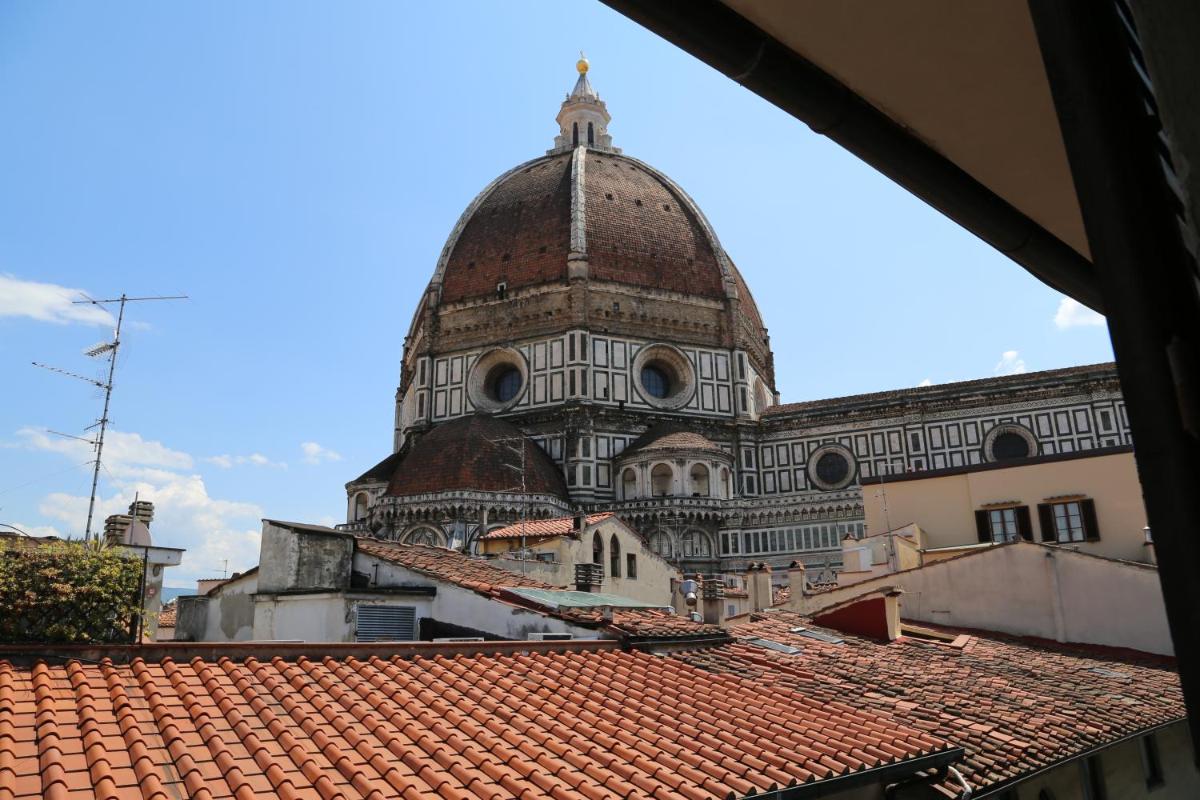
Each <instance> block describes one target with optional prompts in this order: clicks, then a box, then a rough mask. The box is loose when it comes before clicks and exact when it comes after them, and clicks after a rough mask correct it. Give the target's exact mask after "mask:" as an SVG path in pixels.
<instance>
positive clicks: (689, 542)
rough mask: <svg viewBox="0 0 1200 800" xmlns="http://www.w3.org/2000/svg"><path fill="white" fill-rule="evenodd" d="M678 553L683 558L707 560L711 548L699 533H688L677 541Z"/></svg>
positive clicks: (705, 537) (705, 538)
mask: <svg viewBox="0 0 1200 800" xmlns="http://www.w3.org/2000/svg"><path fill="white" fill-rule="evenodd" d="M679 552H680V554H681V555H682V556H683V557H684V558H708V557H710V556H711V555H712V548H711V547H710V546H709V544H708V537H707V536H705V535H704V534H703V533H702V532H701V531H688V532H687V533H685V534H684V535H683V536H682V537H681V538H680V540H679Z"/></svg>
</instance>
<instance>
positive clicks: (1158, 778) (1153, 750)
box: [1141, 733, 1165, 789]
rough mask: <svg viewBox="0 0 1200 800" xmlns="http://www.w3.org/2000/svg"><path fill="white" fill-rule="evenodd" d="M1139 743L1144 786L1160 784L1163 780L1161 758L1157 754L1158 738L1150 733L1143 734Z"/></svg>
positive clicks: (1151, 786)
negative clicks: (1140, 745)
mask: <svg viewBox="0 0 1200 800" xmlns="http://www.w3.org/2000/svg"><path fill="white" fill-rule="evenodd" d="M1141 743H1142V772H1143V773H1144V774H1145V776H1146V788H1147V789H1153V788H1155V787H1157V786H1162V785H1163V783H1164V782H1165V781H1164V779H1163V771H1162V759H1161V758H1159V755H1158V740H1157V739H1155V738H1154V734H1153V733H1151V734H1148V735H1146V736H1143V737H1142V739H1141Z"/></svg>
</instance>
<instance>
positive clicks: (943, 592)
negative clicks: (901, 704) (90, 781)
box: [789, 542, 1174, 655]
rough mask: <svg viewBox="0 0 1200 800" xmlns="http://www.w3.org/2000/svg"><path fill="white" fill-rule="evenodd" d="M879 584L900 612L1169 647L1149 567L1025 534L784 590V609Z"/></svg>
mask: <svg viewBox="0 0 1200 800" xmlns="http://www.w3.org/2000/svg"><path fill="white" fill-rule="evenodd" d="M883 586H898V587H900V588H901V589H903V591H904V595H903V596H902V597H901V598H900V605H901V614H902V616H903V617H904V619H908V620H914V621H919V622H933V623H937V624H941V625H949V626H953V627H958V628H976V629H980V630H990V631H998V632H1002V633H1011V634H1015V635H1018V636H1037V637H1041V638H1044V639H1050V640H1052V641H1059V642H1077V643H1087V644H1099V645H1107V646H1111V647H1128V648H1132V649H1134V650H1142V651H1144V652H1148V653H1159V654H1163V655H1171V654H1173V653H1174V649H1173V645H1172V643H1171V636H1170V631H1169V630H1168V629H1167V618H1166V610H1165V607H1164V605H1163V600H1162V590H1161V588H1160V586H1159V581H1158V570H1157V569H1155V568H1154V567H1151V566H1142V565H1138V564H1128V563H1122V562H1117V561H1110V560H1108V559H1103V558H1093V557H1091V556H1086V555H1083V554H1081V553H1075V552H1072V551H1070V550H1067V549H1064V548H1057V547H1044V546H1041V545H1036V544H1029V543H1026V542H1017V543H1014V544H1008V545H1002V546H997V547H992V548H987V549H984V550H980V551H978V552H975V553H972V554H971V555H967V556H962V557H960V558H955V559H949V560H946V561H939V562H937V563H934V564H929V565H926V566H924V567H921V568H919V569H913V570H909V571H907V572H899V573H893V574H890V575H883V576H881V577H877V578H872V579H870V580H866V581H862V582H860V583H856V584H853V585H851V586H848V587H846V588H839V589H834V590H831V591H826V592H819V593H816V594H811V595H808V596H806V597H801V598H800V599H799V600H797V598H796V594H795V591H794V590H793V596H792V598H791V599H790V605H789V607H791V608H793V609H794V610H797V611H800V612H802V613H812V612H814V611H817V610H820V609H822V608H826V607H828V606H831V605H834V604H835V603H839V602H841V601H843V600H847V599H849V598H851V597H853V596H855V595H858V594H861V593H862V592H864V591H867V590H869V589H873V588H879V587H883Z"/></svg>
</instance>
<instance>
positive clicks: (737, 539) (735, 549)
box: [729, 533, 742, 553]
mask: <svg viewBox="0 0 1200 800" xmlns="http://www.w3.org/2000/svg"><path fill="white" fill-rule="evenodd" d="M741 540H742V537H740V536H738V535H737V534H736V533H735V534H733V535H731V536H730V537H729V543H730V544H732V545H733V552H734V553H736V552H738V543H739V542H740V541H741Z"/></svg>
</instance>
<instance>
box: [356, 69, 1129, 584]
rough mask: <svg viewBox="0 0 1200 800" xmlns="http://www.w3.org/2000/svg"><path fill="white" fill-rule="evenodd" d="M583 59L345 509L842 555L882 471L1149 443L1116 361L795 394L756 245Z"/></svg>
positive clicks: (380, 529) (428, 331) (488, 216)
mask: <svg viewBox="0 0 1200 800" xmlns="http://www.w3.org/2000/svg"><path fill="white" fill-rule="evenodd" d="M577 66H578V72H579V76H578V79H577V81H576V83H575V86H574V89H572V91H571V92H570V94H569V95H567V97H566V99H565V100H564V101H563V103H562V107H561V109H560V110H559V112H558V116H557V122H558V127H559V132H558V135H557V136H556V137H555V139H554V145H553V147H552V148H551V149H550V150H549V151H547V152H546V153H545V154H544V155H541V156H539V157H537V158H534V159H532V160H530V161H526V162H525V163H523V164H519V165H517V166H515V167H513V168H512V169H511V170H509V171H508V172H506V173H504V174H503V175H501V176H499V177H498V178H496V179H495V180H493V181H492V182H491V183H489V184H488V185H487V186H486V187H484V189H483V191H481V192H480V193H479V194H478V195H477V196H476V197H475V199H474V200H472V201H471V203H470V205H468V206H467V208H466V210H465V211H464V212H463V213H462V216H461V217H460V218H459V219H458V221H457V223H456V224H455V225H454V227H453V230H451V232H450V236H449V238H448V239H447V240H446V244H445V246H444V247H443V248H442V251H441V255H440V257H439V258H438V261H437V264H436V265H435V267H434V270H433V277H432V278H431V279H430V281H429V285H428V287H427V288H426V290H425V293H424V295H423V297H422V298H421V300H420V302H419V304H418V307H417V309H416V312H415V314H414V315H413V320H412V324H411V326H410V328H409V331H408V335H407V337H406V338H405V341H404V353H403V362H402V370H401V378H400V385H399V387H398V388H397V390H396V398H395V433H394V439H393V442H392V451H393V452H392V454H391V455H389V456H388V457H387V458H384V459H383V460H382V461H381V462H380V463H378V464H377V465H375V466H374V467H372V468H371V469H370V470H368V471H367V472H366V473H364V474H363V475H361V476H360V477H358V478H356V479H355V480H353V481H351V482H350V483H348V484H347V486H346V488H347V495H348V513H347V524H346V525H344V526H341V527H343V528H346V529H351V530H365V531H370V532H372V533H373V534H374V535H375V536H378V537H381V538H387V539H395V540H400V541H402V542H411V543H426V544H437V545H444V546H449V547H454V548H458V549H463V550H466V551H469V552H473V551H474V549H475V542H476V540H477V538H478V537H479V536H480V535H482V534H483V533H486V532H487V531H489V530H492V529H495V528H498V527H502V526H505V525H509V524H512V523H513V522H516V521H519V520H521V519H529V520H536V519H541V518H547V517H559V516H564V515H569V514H573V513H578V512H579V511H580V510H588V511H593V510H611V511H614V512H616V513H617V514H618V515H619V516H620V517H621V518H622V519H623V520H625V521H626V522H627V523H628V524H630V525H631V526H633V527H634V528H635V529H637V530H638V531H639V532H640V533H641V534H642V535H643V536H644V537H645V538H646V540H647V541H648V543H649V545H650V547H651V548H652V549H653V550H655V551H656V552H658V553H659V554H661V555H662V556H664V557H665V558H667V559H668V560H670V561H672V562H674V563H676V564H678V565H679V566H680V567H681V568H682V569H684V570H686V571H697V572H718V571H724V570H740V569H744V568H745V566H746V565H747V564H748V563H750V562H766V563H768V564H772V565H773V566H781V565H786V564H788V563H790V562H792V561H794V560H800V561H802V562H804V563H805V564H806V565H808V566H812V567H829V566H832V567H834V568H836V567H838V566H840V556H841V540H842V539H844V538H845V537H846V536H852V537H856V538H858V537H862V536H864V535H868V534H873V533H881V532H882V531H869V532H868V531H865V530H864V522H863V491H864V490H863V488H862V485H861V481H862V480H863V479H865V478H871V477H875V476H883V477H884V480H885V482H886V478H887V476H889V475H896V474H900V473H907V472H913V471H926V470H929V471H932V470H941V469H949V468H955V467H963V466H968V465H975V464H985V463H988V462H997V463H999V462H1003V461H1005V460H1008V459H1022V458H1028V457H1036V456H1039V455H1050V454H1058V453H1066V452H1074V451H1080V450H1088V449H1095V448H1102V447H1108V446H1115V445H1127V444H1129V443H1130V439H1129V430H1128V423H1127V421H1126V415H1125V408H1124V403H1123V402H1122V399H1121V395H1120V390H1119V387H1118V384H1117V378H1116V373H1115V370H1114V368H1113V366H1112V365H1111V364H1101V365H1094V366H1084V367H1072V368H1068V369H1060V370H1053V371H1049V372H1040V373H1030V374H1023V375H1016V376H1008V377H999V378H988V379H983V380H976V381H967V382H963V383H954V384H943V385H936V386H927V387H919V388H911V389H900V390H896V391H884V392H878V393H873V394H866V395H858V396H854V397H843V398H835V399H826V400H814V401H807V402H799V403H783V404H781V403H780V397H779V394H778V392H777V391H776V386H775V371H774V356H773V354H772V351H771V341H770V338H769V337H768V335H767V328H766V326H765V324H764V322H763V319H762V317H761V315H760V314H759V310H758V307H757V306H756V305H755V302H754V297H753V295H752V294H751V292H750V288H749V286H748V285H747V284H746V281H745V280H744V279H743V277H742V275H741V273H740V272H739V271H738V268H737V266H736V265H735V264H734V262H733V260H732V258H731V257H730V256H729V254H728V253H726V252H725V250H724V248H722V246H721V243H720V240H719V239H718V238H717V234H716V232H715V231H714V230H713V228H712V226H711V225H710V224H709V222H708V220H707V219H706V218H705V216H704V213H703V212H702V211H701V210H700V208H699V207H697V205H696V203H695V202H694V201H693V200H692V199H691V198H690V197H689V196H688V195H687V194H686V192H684V190H683V189H682V188H681V187H680V186H679V185H678V184H676V183H675V182H674V181H673V180H671V178H670V177H668V176H667V175H664V174H663V173H662V172H660V171H658V170H657V169H655V168H654V167H653V166H651V165H649V164H646V163H644V162H642V161H639V160H638V159H636V158H634V157H632V156H629V155H626V154H625V153H623V152H622V151H621V149H620V148H617V147H615V146H613V142H612V137H611V136H610V135H609V133H608V124H609V121H610V116H609V113H608V109H607V107H606V105H605V102H604V101H603V100H602V99H601V98H600V96H599V95H598V94H597V93H596V91H595V90H594V89H593V88H592V85H591V83H590V81H589V79H588V62H587V61H586V60H582V59H581V60H580V62H579V64H578V65H577ZM877 489H878V487H876V486H872V487H871V490H872V491H874V490H877ZM904 522H906V521H905V520H898V521H897V523H898V524H903V523H904Z"/></svg>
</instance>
